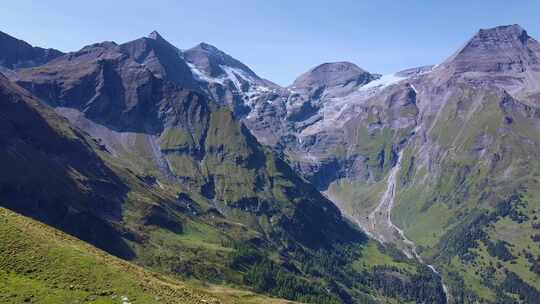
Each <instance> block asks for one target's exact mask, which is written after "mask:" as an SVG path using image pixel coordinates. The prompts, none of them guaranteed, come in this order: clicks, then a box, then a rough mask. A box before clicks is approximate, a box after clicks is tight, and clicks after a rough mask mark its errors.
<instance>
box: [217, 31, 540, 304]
mask: <svg viewBox="0 0 540 304" xmlns="http://www.w3.org/2000/svg"><path fill="white" fill-rule="evenodd" d="M538 50H539V45H538V42H537V41H536V40H535V39H533V38H531V37H530V36H529V35H528V34H527V32H526V31H525V30H524V29H523V28H521V27H520V26H518V25H510V26H500V27H496V28H491V29H482V30H480V31H479V32H478V33H477V34H476V35H474V36H473V37H472V38H471V39H470V40H469V41H468V42H467V43H466V44H465V45H464V47H462V48H461V49H460V50H458V51H457V52H456V53H454V54H453V55H452V56H450V57H449V58H448V59H447V60H445V61H444V62H442V63H441V64H438V65H435V66H427V67H419V68H412V69H407V70H405V71H400V72H397V73H395V74H390V75H382V76H381V75H377V74H372V73H369V72H366V71H364V70H362V69H361V68H358V67H356V66H355V65H353V64H351V63H344V62H341V63H339V62H338V63H328V64H322V65H320V66H317V67H315V68H313V69H311V70H310V71H308V72H307V73H305V74H304V75H302V76H300V77H299V78H298V79H297V80H296V81H295V83H294V84H293V85H291V86H289V87H287V88H269V89H267V90H260V91H264V92H260V93H258V94H253V95H248V94H244V96H246V97H247V98H245V99H244V103H243V104H242V105H244V106H245V107H246V112H245V113H244V114H243V115H240V118H241V119H242V121H243V122H244V123H245V124H246V126H247V127H248V128H249V129H250V130H251V132H252V133H253V134H254V135H255V137H257V139H258V140H259V141H260V142H262V143H264V144H267V145H269V146H271V147H273V149H274V150H275V151H277V152H278V153H280V155H281V156H282V157H284V158H285V159H286V160H287V162H288V163H289V164H290V165H291V166H292V167H293V168H294V169H295V171H296V172H298V173H300V174H301V175H302V176H303V177H304V178H306V179H307V180H309V181H310V182H311V183H313V184H314V185H315V186H316V187H317V188H318V189H319V190H321V191H323V192H324V193H325V194H326V195H327V196H328V197H329V198H330V199H331V200H332V201H333V202H334V203H335V204H336V205H337V206H339V208H340V209H341V211H342V212H343V213H344V214H345V215H347V216H348V217H349V218H351V219H352V220H354V221H356V222H358V223H359V224H360V225H361V226H362V227H363V228H364V230H365V231H366V232H367V233H368V234H369V235H370V236H371V237H373V238H375V239H377V240H378V241H380V242H382V243H385V244H394V245H395V246H397V248H399V249H400V250H401V251H402V252H404V253H405V254H406V255H407V256H409V257H410V258H415V259H416V260H418V261H421V262H423V263H425V264H429V263H431V264H433V265H430V267H433V269H435V270H436V271H437V272H440V273H441V275H442V276H443V278H444V282H445V285H446V287H447V288H448V296H449V301H450V302H452V303H477V302H482V303H495V302H497V301H498V302H500V301H502V302H504V301H506V302H509V303H513V302H514V301H518V302H521V303H533V302H535V299H536V298H537V297H538V295H539V294H538V290H539V289H540V285H539V284H540V282H539V281H538V261H539V260H540V252H539V251H538V250H537V248H538V246H537V239H538V236H537V235H538V231H537V229H538V226H539V223H538V216H537V213H538V211H539V209H538V207H539V205H538V186H537V180H536V179H537V178H536V175H537V174H536V164H537V163H538V162H539V159H538V153H537V152H536V150H535V148H534V147H535V146H537V144H538V140H539V138H538V134H537V133H538V132H537V130H538V126H539V125H538V114H537V113H539V109H538V96H540V95H539V94H538V92H540V88H539V87H538V81H539V79H540V75H539V74H538V70H539V69H538V56H539V52H538ZM217 98H219V96H217ZM218 102H219V101H218ZM223 103H224V104H227V103H226V102H223ZM516 299H517V300H516Z"/></svg>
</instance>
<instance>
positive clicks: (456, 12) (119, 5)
mask: <svg viewBox="0 0 540 304" xmlns="http://www.w3.org/2000/svg"><path fill="white" fill-rule="evenodd" d="M539 16H540V1H538V0H531V1H527V0H523V1H508V0H467V1H462V0H457V1H456V0H452V1H431V0H429V1H428V0H425V1H420V0H417V1H412V0H395V1H390V0H370V1H361V0H356V1H354V0H333V1H328V0H327V1H316V0H311V1H310V0H301V1H300V0H297V1H287V0H281V1H279V0H274V1H271V0H228V1H225V0H215V1H205V0H190V1H173V0H146V1H127V0H121V1H120V0H107V1H101V0H92V1H60V0H51V1H40V0H35V1H30V0H16V1H4V3H2V7H0V20H1V23H0V24H1V26H0V30H1V31H4V32H7V33H8V34H11V35H13V36H16V37H17V38H20V39H23V40H26V41H28V42H29V43H31V44H33V45H39V46H45V47H54V48H58V49H60V50H62V51H74V50H78V49H80V48H81V47H82V46H84V45H86V44H90V43H93V42H98V41H104V40H112V41H115V42H119V43H120V42H125V41H129V40H133V39H136V38H138V37H141V36H145V35H147V34H148V33H150V32H151V31H152V30H154V29H155V30H157V31H158V32H160V33H161V34H162V36H164V37H165V38H166V39H168V40H169V41H170V42H171V43H173V44H174V45H176V46H178V47H179V48H189V47H191V46H193V45H195V44H197V43H199V42H201V41H204V42H207V43H210V44H213V45H215V46H216V47H218V48H220V49H221V50H223V51H225V52H227V53H229V54H230V55H232V56H233V57H236V58H237V59H239V60H240V61H243V62H244V63H246V64H247V65H248V66H250V67H251V68H252V69H253V70H254V71H255V72H256V73H258V74H259V75H260V76H262V77H265V78H268V79H270V80H272V81H274V82H277V83H279V84H282V85H286V84H289V83H291V82H292V81H293V79H294V78H296V76H298V75H299V74H301V73H302V72H304V71H306V70H308V69H309V68H311V67H312V66H315V65H317V64H320V63H323V62H330V61H342V60H345V61H351V62H354V63H356V64H358V65H359V66H360V67H362V68H364V69H366V70H368V71H370V72H377V73H390V72H394V71H398V70H401V69H405V68H408V67H414V66H420V65H426V64H434V63H439V62H440V61H441V60H443V59H444V58H446V57H447V56H449V55H450V54H451V53H452V52H453V51H454V50H456V49H457V48H458V47H460V46H461V45H462V44H463V43H464V42H465V41H466V40H467V39H468V38H469V37H470V36H471V35H473V34H474V33H475V32H476V31H477V30H478V29H479V28H487V27H492V26H496V25H503V24H513V23H518V24H521V25H522V26H523V27H524V28H525V29H527V30H528V32H529V34H531V35H532V36H533V37H537V38H540V17H539Z"/></svg>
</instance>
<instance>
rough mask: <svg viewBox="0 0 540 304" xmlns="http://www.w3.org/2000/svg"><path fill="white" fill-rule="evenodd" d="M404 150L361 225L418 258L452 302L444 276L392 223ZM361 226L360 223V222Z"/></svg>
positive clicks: (418, 127)
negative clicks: (437, 277)
mask: <svg viewBox="0 0 540 304" xmlns="http://www.w3.org/2000/svg"><path fill="white" fill-rule="evenodd" d="M419 130H420V126H417V127H416V128H415V129H414V130H413V132H412V134H411V136H410V137H409V140H408V141H407V142H409V141H410V140H411V139H412V138H413V137H414V136H415V135H416V134H417V133H418V131H419ZM403 150H404V148H402V149H401V151H399V153H398V159H397V162H396V164H395V165H394V167H392V169H390V172H389V174H388V181H387V184H386V190H385V192H384V194H383V196H382V197H381V200H380V202H379V204H378V205H377V207H376V208H375V209H374V210H373V211H372V212H371V213H370V214H369V215H368V217H367V224H366V223H364V224H363V225H361V226H362V227H363V228H364V230H365V231H367V232H368V234H369V235H370V236H371V237H373V238H375V239H376V240H378V241H379V242H381V243H386V242H391V243H394V244H395V245H396V246H397V247H398V248H399V249H400V250H401V251H402V252H403V253H404V254H405V255H406V256H407V257H408V258H410V259H411V258H416V259H417V260H418V261H419V262H420V263H422V264H425V265H426V266H427V267H428V268H429V269H431V271H433V273H435V274H436V275H438V276H439V277H440V278H441V284H442V287H443V290H444V293H445V295H446V302H447V303H448V302H449V301H450V294H449V292H448V288H447V286H446V285H445V284H444V280H443V277H442V275H441V274H440V273H439V272H438V271H437V269H436V268H435V267H434V266H433V265H430V264H427V263H426V262H424V260H423V259H422V257H421V256H420V255H419V254H418V252H417V251H416V245H415V244H414V243H413V242H412V241H411V240H409V239H408V238H407V237H406V236H405V233H404V232H403V230H402V229H400V228H399V227H398V226H396V225H395V224H394V223H393V222H392V216H391V215H392V208H393V207H394V203H395V195H396V185H397V176H398V173H399V171H400V169H401V164H402V159H403ZM358 223H359V224H360V222H358Z"/></svg>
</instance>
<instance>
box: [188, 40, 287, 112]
mask: <svg viewBox="0 0 540 304" xmlns="http://www.w3.org/2000/svg"><path fill="white" fill-rule="evenodd" d="M184 58H185V60H186V61H187V63H188V64H189V66H190V67H191V70H192V72H193V74H194V75H195V79H196V81H197V83H198V84H199V86H200V88H201V90H203V92H205V93H206V94H207V95H209V96H210V97H211V98H212V99H213V100H215V101H216V102H218V103H220V104H223V105H227V106H229V107H230V108H231V110H232V111H233V113H234V114H235V116H238V117H240V116H244V115H246V114H247V113H248V112H249V111H250V107H251V106H252V102H251V100H254V99H256V97H257V96H259V95H260V94H265V93H267V92H272V91H274V90H278V89H279V86H277V85H276V84H274V83H272V82H270V81H268V80H265V79H262V78H260V77H259V76H258V75H257V74H255V73H254V72H253V71H252V70H251V69H250V68H249V67H247V66H246V65H245V64H243V63H241V62H240V61H238V60H237V59H235V58H233V57H231V56H230V55H228V54H226V53H225V52H223V51H221V50H219V49H218V48H216V47H215V46H212V45H209V44H207V43H200V44H198V45H197V46H195V47H193V48H190V49H188V50H186V51H184Z"/></svg>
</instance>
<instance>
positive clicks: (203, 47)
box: [195, 42, 223, 53]
mask: <svg viewBox="0 0 540 304" xmlns="http://www.w3.org/2000/svg"><path fill="white" fill-rule="evenodd" d="M195 48H198V49H201V50H205V51H208V52H210V53H223V52H222V51H221V50H220V49H218V48H217V47H215V46H213V45H211V44H209V43H206V42H201V43H199V44H197V45H196V46H195Z"/></svg>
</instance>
